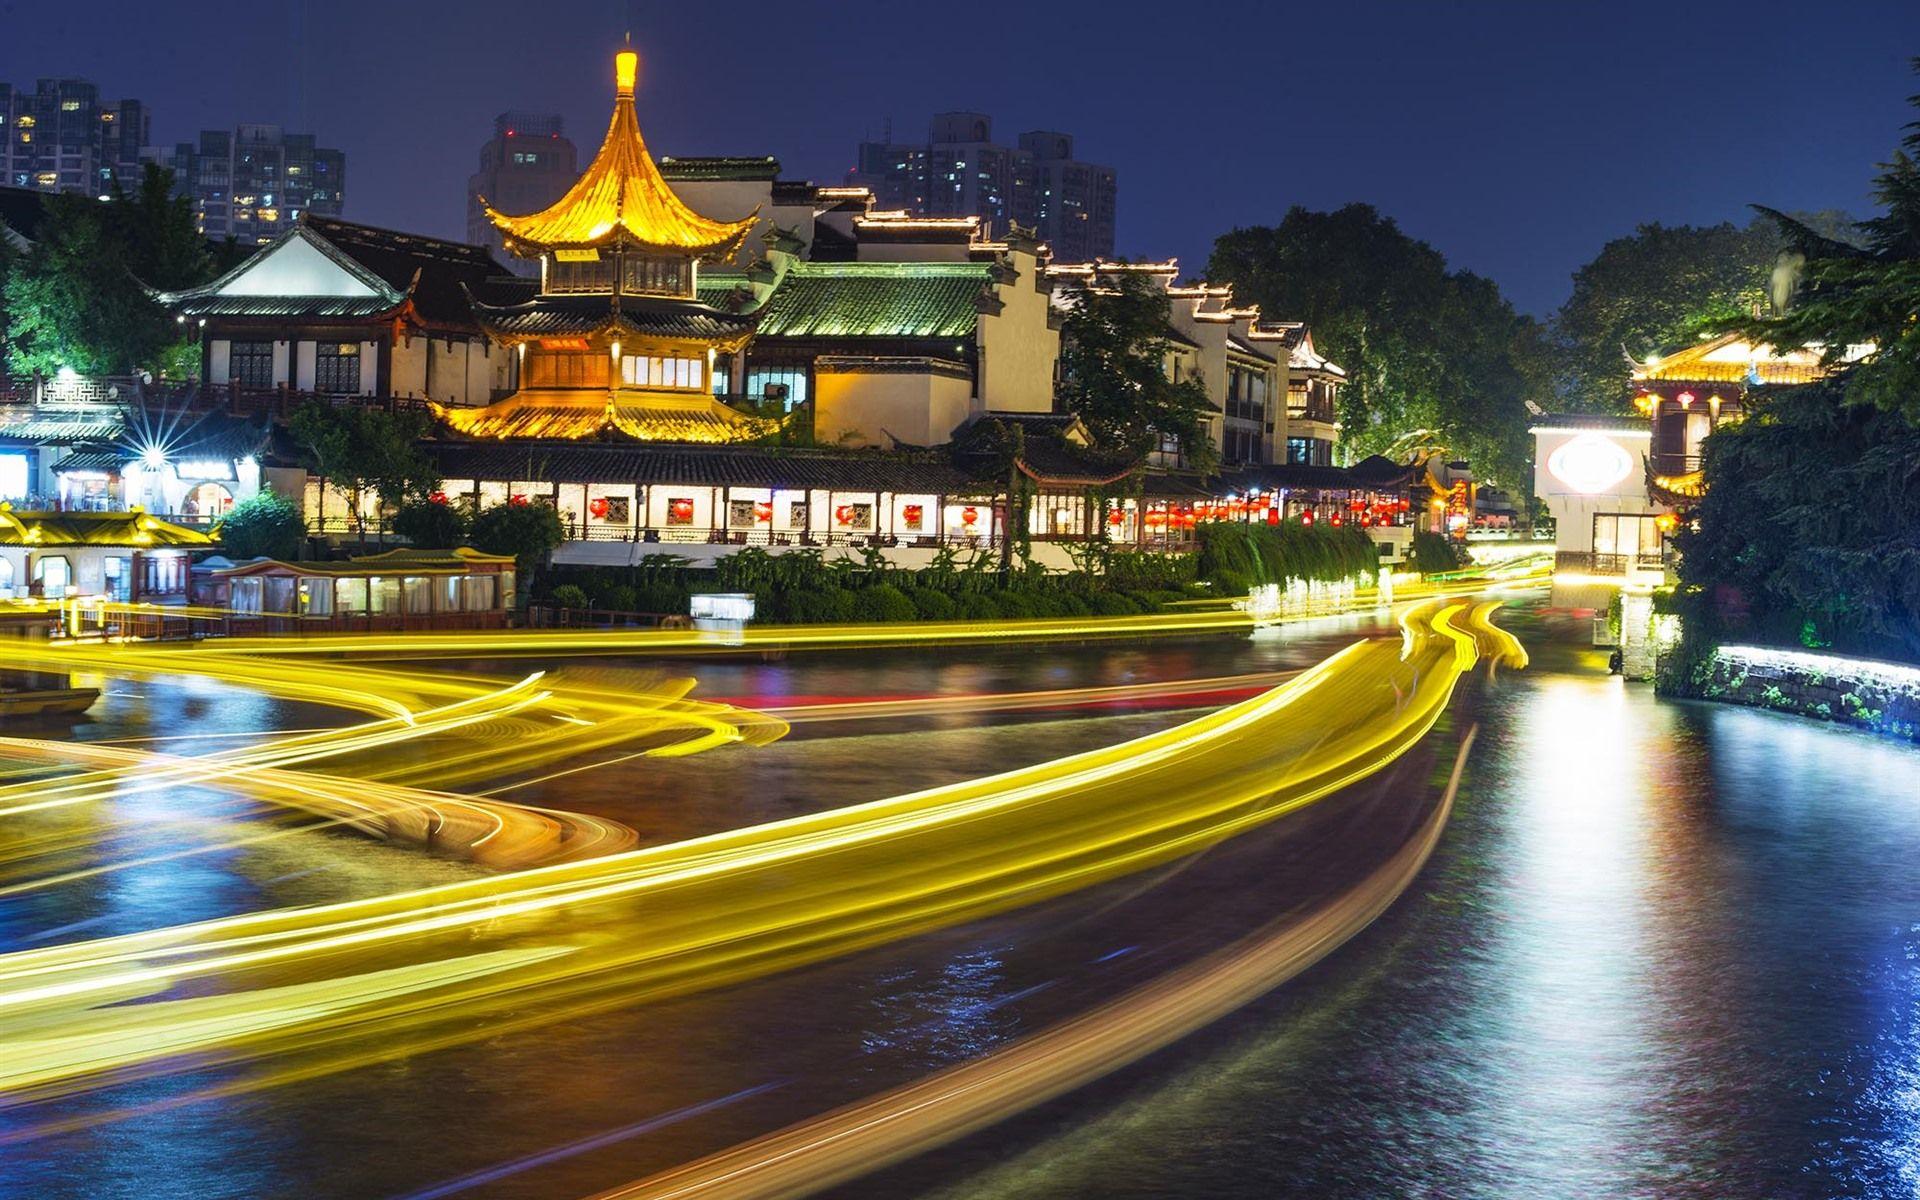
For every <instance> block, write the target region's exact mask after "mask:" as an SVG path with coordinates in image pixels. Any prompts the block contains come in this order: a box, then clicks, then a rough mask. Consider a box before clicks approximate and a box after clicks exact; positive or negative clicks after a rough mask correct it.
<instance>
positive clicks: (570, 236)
mask: <svg viewBox="0 0 1920 1200" xmlns="http://www.w3.org/2000/svg"><path fill="white" fill-rule="evenodd" d="M638 69H639V60H638V56H637V55H635V54H633V53H632V52H631V51H627V52H623V53H621V54H620V55H618V56H617V57H616V60H615V89H614V106H613V119H612V121H611V123H610V124H609V125H608V127H607V136H606V139H605V140H604V141H603V142H602V143H601V146H600V150H599V153H598V154H596V155H595V156H594V159H593V162H592V163H590V164H589V165H588V166H587V169H586V170H585V171H584V172H583V173H582V174H581V175H580V178H579V179H578V180H576V181H575V182H574V185H573V186H572V187H571V188H569V189H568V190H567V192H566V194H564V195H563V196H561V197H560V198H559V199H558V200H556V201H554V203H553V204H551V205H549V206H548V207H546V208H544V209H540V210H538V211H536V212H531V213H526V214H524V215H512V214H508V213H504V212H502V211H500V210H499V209H498V208H496V207H494V206H493V205H492V204H491V203H490V202H489V200H488V198H486V197H480V198H479V202H480V204H481V205H482V207H483V209H484V211H485V213H486V216H487V219H488V220H489V221H490V222H492V224H493V226H494V228H495V230H497V231H498V233H499V235H500V240H501V243H502V244H503V245H504V246H505V247H506V249H507V251H508V252H509V253H511V254H515V255H518V256H520V257H521V258H524V259H528V260H534V261H537V262H538V263H539V265H540V275H539V290H538V293H537V294H535V295H533V296H531V297H529V298H527V299H525V300H523V301H520V302H518V303H508V304H489V303H484V302H476V303H475V304H474V305H473V308H472V311H473V315H474V317H475V318H476V319H477V320H478V322H479V324H480V326H481V328H482V329H484V330H485V331H486V334H487V336H488V337H489V338H490V339H492V341H493V342H494V343H495V344H496V345H499V346H502V347H505V348H507V349H508V350H510V351H511V352H512V353H513V354H514V355H515V356H516V357H517V359H518V361H519V386H518V388H517V390H516V391H515V392H514V393H513V394H512V395H511V396H508V397H507V398H505V399H504V400H501V401H498V402H496V403H493V404H490V405H487V406H485V407H483V408H478V409H464V408H460V407H457V406H450V405H442V406H439V407H438V408H437V410H436V411H437V412H438V414H439V416H440V417H441V419H442V420H444V421H445V422H446V423H447V425H448V426H449V427H450V428H451V429H452V430H453V431H455V432H456V433H459V434H461V435H464V436H467V437H473V438H556V439H577V438H586V437H595V436H598V435H600V434H601V433H603V432H617V433H621V434H625V435H627V436H629V437H632V438H636V439H639V440H643V441H681V442H734V441H745V440H749V439H752V438H757V437H762V436H765V435H766V434H767V433H768V432H770V431H771V429H772V428H773V425H772V423H770V422H768V421H764V420H760V419H756V418H754V417H751V416H748V415H746V414H744V413H741V412H739V411H737V410H735V409H732V408H729V407H728V406H727V405H725V404H723V403H721V402H720V401H718V400H716V399H715V398H714V390H715V389H714V386H713V376H714V366H715V363H716V361H717V360H718V358H719V356H720V355H722V354H732V353H734V352H737V351H738V350H740V349H741V348H742V347H744V346H745V345H746V342H747V339H748V337H749V336H750V335H751V334H752V331H753V323H752V322H751V321H750V320H748V319H745V318H742V317H740V316H739V315H737V314H733V313H728V312H724V311H721V310H719V309H716V308H713V307H711V306H709V305H707V304H703V303H702V302H701V301H700V300H699V299H698V298H697V290H696V289H697V286H698V272H699V265H700V263H701V261H702V260H712V259H716V258H726V257H728V256H730V255H732V254H733V253H734V252H735V251H737V250H738V249H739V247H740V244H741V242H742V241H743V240H744V239H745V238H746V236H747V235H748V233H750V232H751V231H752V229H753V227H754V225H755V223H756V221H757V220H758V214H757V213H752V214H749V215H747V216H746V217H743V218H741V219H739V220H734V221H715V220H711V219H709V218H707V217H703V216H701V215H700V214H698V213H696V212H694V211H693V210H692V209H690V208H688V207H687V206H686V204H685V203H683V202H682V201H681V200H680V198H679V197H678V196H677V195H676V194H675V193H674V191H673V189H672V188H671V187H669V186H668V184H667V182H666V180H664V179H663V178H661V175H660V171H659V168H658V167H657V166H656V165H655V163H654V161H653V156H652V155H651V154H650V153H649V152H648V150H647V146H646V142H645V141H644V140H643V139H642V137H641V135H640V125H639V121H638V119H637V118H636V116H635V114H634V100H633V94H634V83H635V78H636V76H637V73H638Z"/></svg>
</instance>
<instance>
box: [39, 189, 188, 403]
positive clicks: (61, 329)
mask: <svg viewBox="0 0 1920 1200" xmlns="http://www.w3.org/2000/svg"><path fill="white" fill-rule="evenodd" d="M172 181H173V177H172V173H171V172H168V171H165V170H162V169H161V168H159V167H156V166H154V165H153V164H151V163H149V164H148V165H147V168H146V171H145V173H144V174H143V175H142V176H141V180H140V184H139V186H138V187H137V188H136V189H135V191H134V192H133V193H132V194H131V195H129V194H127V193H125V192H123V191H121V190H120V188H119V185H118V184H116V185H115V186H114V191H113V193H112V195H111V196H110V197H109V198H108V199H107V200H105V201H100V200H95V199H93V198H91V197H87V196H74V195H65V194H62V195H50V196H45V197H43V198H42V200H41V203H42V205H43V206H44V208H45V212H46V216H45V219H44V220H42V221H41V223H40V226H39V229H38V230H37V231H36V234H35V240H34V243H33V245H32V246H31V247H30V248H29V249H28V251H27V252H26V253H25V254H24V255H22V256H20V258H19V261H18V262H16V263H15V264H13V266H12V268H11V269H10V270H9V271H8V272H7V278H6V284H5V293H4V296H5V307H6V309H7V311H8V314H9V317H10V323H9V328H8V346H7V350H8V360H9V365H10V366H11V368H12V369H13V370H15V371H18V372H21V373H23V374H24V373H28V372H33V371H39V372H41V373H43V374H54V373H56V372H58V371H59V370H60V369H61V368H63V367H65V368H68V369H71V370H73V371H77V372H79V373H80V374H83V375H112V374H125V373H130V372H133V371H138V370H154V371H157V370H161V369H162V368H164V367H167V366H172V367H174V368H175V369H178V368H179V367H181V366H182V365H183V364H184V363H185V362H187V361H188V360H190V358H191V352H190V350H186V349H183V343H184V342H185V341H187V339H183V338H182V337H181V336H180V327H179V326H178V325H177V324H176V323H175V322H174V321H173V319H172V318H171V317H169V316H168V315H167V313H166V311H165V310H164V309H163V308H162V307H161V306H160V304H159V303H158V302H157V301H155V300H154V299H153V297H152V295H151V294H149V292H148V291H147V288H148V287H154V288H160V289H177V288H183V287H189V286H192V285H194V284H197V283H202V282H205V281H206V280H207V279H208V278H209V277H210V273H211V271H212V266H213V261H212V259H211V257H210V256H209V255H208V254H207V251H206V247H205V243H204V242H203V241H202V240H201V237H200V234H199V231H198V229H197V228H196V226H195V223H194V217H193V208H192V205H191V204H190V203H189V202H188V201H187V200H185V199H184V198H181V197H176V196H174V195H172V186H173V182H172Z"/></svg>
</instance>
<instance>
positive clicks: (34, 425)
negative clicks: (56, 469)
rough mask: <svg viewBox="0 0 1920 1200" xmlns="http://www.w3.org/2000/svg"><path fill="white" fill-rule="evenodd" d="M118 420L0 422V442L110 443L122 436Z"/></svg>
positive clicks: (123, 429)
mask: <svg viewBox="0 0 1920 1200" xmlns="http://www.w3.org/2000/svg"><path fill="white" fill-rule="evenodd" d="M126 428H127V427H126V423H125V422H124V421H122V420H120V419H103V418H101V417H97V416H78V415H76V416H67V417H56V416H36V417H29V418H27V419H26V420H23V421H6V422H0V441H9V442H34V443H44V442H110V441H113V440H114V439H116V438H118V437H119V436H120V435H121V434H123V433H125V432H126Z"/></svg>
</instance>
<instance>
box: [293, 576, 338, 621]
mask: <svg viewBox="0 0 1920 1200" xmlns="http://www.w3.org/2000/svg"><path fill="white" fill-rule="evenodd" d="M333 585H334V581H333V580H331V579H302V580H301V581H300V613H301V615H302V616H307V617H330V616H332V615H333Z"/></svg>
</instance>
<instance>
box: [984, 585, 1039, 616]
mask: <svg viewBox="0 0 1920 1200" xmlns="http://www.w3.org/2000/svg"><path fill="white" fill-rule="evenodd" d="M988 600H989V601H990V602H991V603H992V604H993V615H994V616H996V617H999V618H1001V619H1002V620H1007V621H1020V620H1024V619H1026V618H1027V617H1031V616H1032V615H1033V603H1032V602H1031V601H1030V600H1028V598H1027V597H1025V596H1023V595H1021V594H1020V593H1019V592H994V593H993V594H992V595H990V596H989V597H988Z"/></svg>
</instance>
